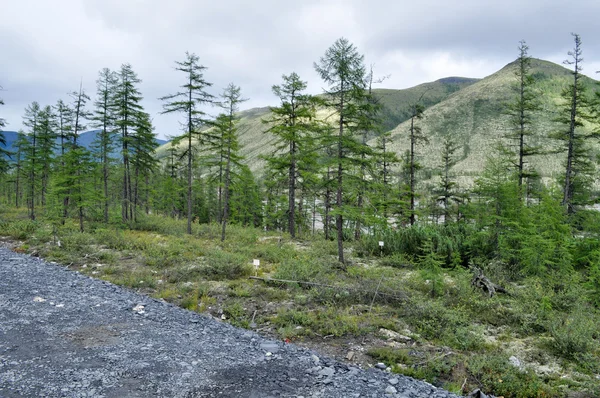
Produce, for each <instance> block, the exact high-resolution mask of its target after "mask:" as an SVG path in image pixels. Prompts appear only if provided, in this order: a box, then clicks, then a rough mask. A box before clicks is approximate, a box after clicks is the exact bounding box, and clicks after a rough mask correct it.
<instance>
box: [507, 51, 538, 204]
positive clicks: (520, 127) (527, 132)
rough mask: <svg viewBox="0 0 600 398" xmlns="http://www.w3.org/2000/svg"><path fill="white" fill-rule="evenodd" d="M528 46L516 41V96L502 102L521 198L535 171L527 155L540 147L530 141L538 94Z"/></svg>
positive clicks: (534, 152)
mask: <svg viewBox="0 0 600 398" xmlns="http://www.w3.org/2000/svg"><path fill="white" fill-rule="evenodd" d="M528 51H529V47H528V46H527V43H525V41H520V42H519V57H518V58H517V60H516V62H515V63H516V65H515V66H516V70H515V77H516V80H517V81H516V84H514V91H515V92H516V96H515V98H514V99H513V101H512V102H510V103H508V104H507V105H506V113H507V114H508V116H509V118H510V124H511V129H510V131H509V132H508V134H506V136H505V138H506V139H507V140H508V142H509V144H508V148H507V150H508V153H509V154H510V156H511V157H512V158H513V159H515V160H513V163H514V166H515V168H516V170H517V178H518V184H519V190H521V194H522V196H523V197H524V198H525V200H526V197H525V195H524V194H525V192H524V191H523V184H524V183H527V180H528V179H529V178H531V177H534V176H535V175H536V173H535V171H534V170H532V169H531V168H530V167H528V158H530V157H531V156H533V155H537V154H539V153H540V150H541V148H540V147H539V146H537V145H533V143H532V137H533V135H534V131H533V129H532V119H533V116H534V114H535V112H536V111H538V110H539V109H540V104H539V100H538V94H537V93H536V92H535V91H534V88H533V86H534V84H535V79H534V77H533V73H532V71H531V69H532V66H531V57H530V56H529V53H528Z"/></svg>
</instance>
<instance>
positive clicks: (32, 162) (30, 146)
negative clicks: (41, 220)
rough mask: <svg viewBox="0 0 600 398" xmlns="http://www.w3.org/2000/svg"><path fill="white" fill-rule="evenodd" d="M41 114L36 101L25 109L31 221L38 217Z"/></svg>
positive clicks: (28, 200) (25, 158)
mask: <svg viewBox="0 0 600 398" xmlns="http://www.w3.org/2000/svg"><path fill="white" fill-rule="evenodd" d="M40 112H41V108H40V104H38V103H37V102H35V101H34V102H32V103H31V104H30V105H28V106H27V108H25V115H24V116H23V124H24V125H25V126H26V127H28V128H29V133H28V135H27V144H26V145H25V146H24V148H23V149H24V156H23V160H24V162H23V163H24V164H23V171H24V174H25V176H26V178H27V196H26V197H27V208H28V210H29V218H30V219H31V220H35V217H36V212H35V205H36V199H37V193H38V186H39V181H38V178H39V175H40V162H39V159H38V151H39V142H38V135H39V130H40Z"/></svg>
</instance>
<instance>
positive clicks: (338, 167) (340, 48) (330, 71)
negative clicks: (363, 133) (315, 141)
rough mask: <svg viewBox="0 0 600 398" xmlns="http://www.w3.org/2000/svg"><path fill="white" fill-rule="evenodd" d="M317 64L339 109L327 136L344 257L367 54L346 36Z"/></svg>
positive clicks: (340, 249) (329, 96)
mask: <svg viewBox="0 0 600 398" xmlns="http://www.w3.org/2000/svg"><path fill="white" fill-rule="evenodd" d="M314 68H315V70H316V71H317V73H318V74H319V75H320V76H321V79H322V80H323V81H324V82H325V83H326V84H328V85H329V87H328V88H327V89H326V90H325V93H326V97H327V102H328V105H329V106H330V107H331V108H332V109H334V110H335V115H334V117H335V127H334V130H335V133H334V131H332V132H331V133H332V134H330V135H328V136H326V137H324V138H325V144H328V145H330V146H331V148H332V149H333V150H332V154H333V156H332V158H331V159H330V161H331V164H330V167H331V169H332V171H333V173H334V177H333V178H334V181H335V189H336V200H335V209H334V214H335V226H336V230H337V246H338V260H339V261H340V263H342V265H343V266H345V261H344V237H343V229H344V216H345V215H348V209H349V206H345V204H344V199H343V196H344V188H345V185H344V184H345V179H344V175H345V174H347V173H348V172H349V171H350V170H351V169H352V168H353V167H354V166H356V164H357V156H360V155H359V153H360V151H361V150H362V149H363V145H362V143H361V142H360V140H359V139H357V137H356V133H357V124H358V123H357V122H358V120H357V119H358V114H359V113H358V108H359V104H360V103H361V102H362V101H363V98H364V96H365V91H366V85H365V74H366V73H365V65H364V56H363V55H361V54H360V53H359V52H358V50H357V49H356V47H355V46H354V45H353V44H352V43H350V42H349V41H348V40H347V39H345V38H340V39H338V40H336V42H335V43H334V44H333V45H332V46H331V47H329V48H328V49H327V51H326V52H325V54H324V55H323V57H321V58H320V60H319V62H316V63H315V64H314Z"/></svg>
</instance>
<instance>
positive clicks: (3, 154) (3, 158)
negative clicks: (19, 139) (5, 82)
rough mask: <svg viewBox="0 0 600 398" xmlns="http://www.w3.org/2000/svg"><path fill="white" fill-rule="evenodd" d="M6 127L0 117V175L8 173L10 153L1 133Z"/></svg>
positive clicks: (2, 102)
mask: <svg viewBox="0 0 600 398" xmlns="http://www.w3.org/2000/svg"><path fill="white" fill-rule="evenodd" d="M1 90H2V87H1V86H0V91H1ZM0 105H4V100H2V98H0ZM5 126H6V119H4V118H2V117H0V174H2V173H5V172H6V171H8V166H9V165H8V159H7V158H8V157H9V155H10V152H9V151H7V150H6V137H4V134H3V133H2V129H3V128H4V127H5Z"/></svg>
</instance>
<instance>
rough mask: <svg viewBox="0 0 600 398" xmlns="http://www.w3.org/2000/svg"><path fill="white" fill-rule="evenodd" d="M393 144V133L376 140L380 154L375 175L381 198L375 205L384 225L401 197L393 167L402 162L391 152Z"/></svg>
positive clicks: (384, 134) (377, 199)
mask: <svg viewBox="0 0 600 398" xmlns="http://www.w3.org/2000/svg"><path fill="white" fill-rule="evenodd" d="M390 142H391V131H386V132H383V133H381V134H380V135H379V136H378V137H377V140H376V146H375V149H376V150H377V152H378V153H379V156H378V157H377V160H376V164H377V170H378V171H379V172H378V173H376V175H375V181H376V182H377V184H378V186H379V189H378V190H379V192H380V195H379V197H376V200H375V203H376V206H377V208H378V209H379V211H380V213H381V216H382V218H383V224H384V225H387V222H388V217H389V215H390V210H391V208H393V207H394V206H395V205H397V204H398V202H399V201H398V196H399V195H400V194H399V192H397V189H395V187H394V184H393V178H392V167H393V166H394V165H396V164H398V163H399V162H400V159H398V156H397V155H396V153H395V152H393V151H390V150H389V148H388V144H389V143H390Z"/></svg>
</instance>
